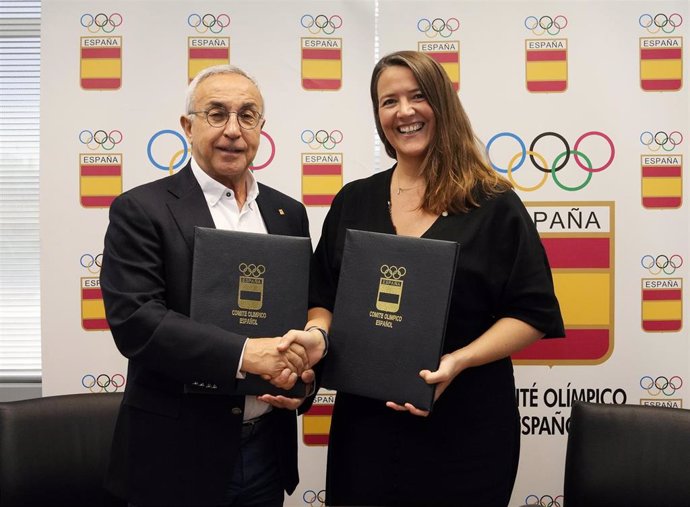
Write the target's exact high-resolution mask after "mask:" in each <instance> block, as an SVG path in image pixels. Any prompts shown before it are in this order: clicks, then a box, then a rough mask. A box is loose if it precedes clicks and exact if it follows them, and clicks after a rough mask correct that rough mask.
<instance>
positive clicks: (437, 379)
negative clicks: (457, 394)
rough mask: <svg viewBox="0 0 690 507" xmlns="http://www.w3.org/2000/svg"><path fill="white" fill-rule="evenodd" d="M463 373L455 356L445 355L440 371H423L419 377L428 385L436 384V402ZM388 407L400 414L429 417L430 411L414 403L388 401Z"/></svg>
mask: <svg viewBox="0 0 690 507" xmlns="http://www.w3.org/2000/svg"><path fill="white" fill-rule="evenodd" d="M461 371H462V369H461V368H460V367H459V361H457V360H456V358H455V356H453V354H445V355H443V356H442V357H441V362H440V364H439V366H438V370H436V371H429V370H422V371H420V372H419V376H420V377H422V378H423V379H424V381H425V382H426V383H427V384H436V389H435V390H434V401H436V400H438V399H439V397H440V396H441V395H442V394H443V391H445V390H446V388H447V387H448V385H449V384H450V383H451V382H452V381H453V379H454V378H455V377H457V375H458V373H460V372H461ZM386 406H387V407H389V408H392V409H393V410H397V411H399V412H410V413H411V414H413V415H417V416H420V417H426V416H428V415H429V411H428V410H421V409H419V408H417V407H415V406H414V405H413V404H412V403H405V404H404V405H399V404H397V403H394V402H392V401H388V402H386Z"/></svg>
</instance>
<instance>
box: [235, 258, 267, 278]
mask: <svg viewBox="0 0 690 507" xmlns="http://www.w3.org/2000/svg"><path fill="white" fill-rule="evenodd" d="M239 270H240V273H242V274H243V275H244V276H248V277H250V278H259V277H260V276H261V275H263V274H264V273H265V272H266V266H264V265H263V264H246V263H244V262H243V263H241V264H240V265H239Z"/></svg>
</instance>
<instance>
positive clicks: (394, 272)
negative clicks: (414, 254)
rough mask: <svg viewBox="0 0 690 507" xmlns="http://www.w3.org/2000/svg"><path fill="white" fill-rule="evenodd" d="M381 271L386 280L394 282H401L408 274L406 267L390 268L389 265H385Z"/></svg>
mask: <svg viewBox="0 0 690 507" xmlns="http://www.w3.org/2000/svg"><path fill="white" fill-rule="evenodd" d="M380 271H381V274H382V275H383V276H384V277H385V278H392V279H394V280H399V279H400V278H402V277H403V276H405V274H406V273H407V270H406V269H405V267H404V266H400V267H397V266H389V265H388V264H383V265H382V266H381V270H380Z"/></svg>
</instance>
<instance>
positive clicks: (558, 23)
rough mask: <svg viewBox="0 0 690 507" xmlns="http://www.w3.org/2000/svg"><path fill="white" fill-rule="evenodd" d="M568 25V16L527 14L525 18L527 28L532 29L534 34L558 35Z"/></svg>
mask: <svg viewBox="0 0 690 507" xmlns="http://www.w3.org/2000/svg"><path fill="white" fill-rule="evenodd" d="M566 26H568V18H566V17H565V16H561V15H558V16H556V17H555V18H552V17H551V16H542V17H540V18H537V17H536V16H527V17H526V18H525V28H527V29H528V30H530V31H531V32H532V33H533V34H534V35H544V34H545V33H547V34H549V35H558V34H559V33H560V31H561V30H563V29H564V28H565V27H566Z"/></svg>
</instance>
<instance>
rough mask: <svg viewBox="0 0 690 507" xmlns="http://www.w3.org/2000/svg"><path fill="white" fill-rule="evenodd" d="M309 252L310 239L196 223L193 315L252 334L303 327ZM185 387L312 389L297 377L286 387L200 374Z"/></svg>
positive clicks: (297, 393) (211, 390)
mask: <svg viewBox="0 0 690 507" xmlns="http://www.w3.org/2000/svg"><path fill="white" fill-rule="evenodd" d="M310 257H311V240H310V239H309V238H302V237H295V236H280V235H276V234H258V233H251V232H237V231H226V230H220V229H212V228H205V227H196V228H195V234H194V265H193V269H192V293H191V306H190V317H191V318H192V319H194V320H196V321H198V322H204V323H208V324H215V325H217V326H219V327H222V328H223V329H225V330H227V331H232V332H233V333H238V334H240V335H245V336H248V337H250V338H261V337H273V336H282V335H283V334H285V332H286V331H288V330H290V329H302V328H303V327H304V324H305V323H306V321H307V304H308V290H309V261H310ZM228 367H230V365H228ZM185 391H186V392H194V393H204V394H245V395H254V394H257V395H258V394H275V395H278V394H282V395H283V396H291V397H299V398H301V397H304V396H305V394H306V393H307V388H306V386H305V384H304V383H303V382H302V381H301V380H298V381H297V384H295V387H293V388H292V389H291V390H285V389H281V388H279V387H276V386H274V385H272V384H271V383H270V382H268V381H265V380H263V379H262V378H261V377H260V376H258V375H252V374H248V375H247V376H246V378H245V379H238V380H236V381H235V382H234V383H233V385H222V386H221V385H216V384H209V383H208V382H205V381H204V380H203V379H199V381H197V382H194V383H193V384H188V385H186V386H185Z"/></svg>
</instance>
